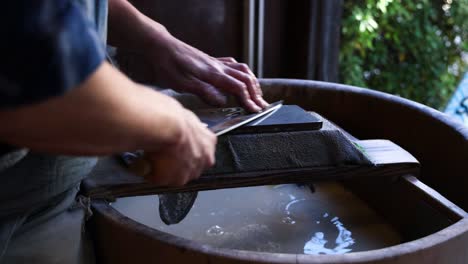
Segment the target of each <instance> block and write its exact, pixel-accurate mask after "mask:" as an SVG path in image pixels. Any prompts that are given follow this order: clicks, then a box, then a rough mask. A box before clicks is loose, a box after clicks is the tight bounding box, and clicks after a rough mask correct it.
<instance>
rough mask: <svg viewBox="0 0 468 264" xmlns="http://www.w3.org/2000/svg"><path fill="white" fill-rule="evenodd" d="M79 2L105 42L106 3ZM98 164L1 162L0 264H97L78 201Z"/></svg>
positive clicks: (23, 156) (19, 155)
mask: <svg viewBox="0 0 468 264" xmlns="http://www.w3.org/2000/svg"><path fill="white" fill-rule="evenodd" d="M76 1H77V3H78V4H79V5H81V6H82V7H83V10H84V11H85V12H86V14H87V16H88V17H89V19H90V20H91V21H92V22H94V23H95V25H96V28H97V30H98V32H99V34H100V36H101V37H102V40H103V41H104V42H105V40H106V35H107V32H106V31H107V1H105V0H76ZM95 164H96V158H91V157H71V156H53V155H45V154H40V153H33V152H31V151H29V150H27V149H16V150H10V151H9V152H7V153H6V154H3V155H1V156H0V184H1V185H0V263H94V255H93V254H92V245H91V243H90V241H89V239H87V237H86V234H85V233H84V222H85V218H86V215H87V213H88V211H89V207H88V206H89V205H86V199H85V198H84V197H78V199H77V197H76V196H77V193H78V191H79V186H80V183H81V180H82V179H83V178H85V177H86V175H87V174H88V173H89V172H90V171H91V170H92V168H93V167H94V165H95ZM88 202H89V201H88Z"/></svg>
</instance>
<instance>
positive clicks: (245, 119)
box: [208, 101, 283, 136]
mask: <svg viewBox="0 0 468 264" xmlns="http://www.w3.org/2000/svg"><path fill="white" fill-rule="evenodd" d="M282 105H283V101H278V102H274V103H272V104H270V105H269V106H268V107H267V108H265V109H263V110H262V111H261V112H258V113H253V114H240V115H237V116H234V117H231V118H229V117H228V118H226V119H224V120H223V121H222V122H220V123H218V124H216V125H214V126H211V127H208V128H209V129H210V130H211V131H213V133H215V134H216V136H221V135H222V134H225V133H227V132H229V131H231V130H234V129H236V128H238V127H240V126H242V125H245V124H247V123H250V122H252V121H254V120H255V119H257V118H260V117H262V116H265V115H267V114H269V113H270V112H272V111H275V110H277V109H278V108H280V107H281V106H282Z"/></svg>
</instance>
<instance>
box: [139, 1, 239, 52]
mask: <svg viewBox="0 0 468 264" xmlns="http://www.w3.org/2000/svg"><path fill="white" fill-rule="evenodd" d="M131 2H132V3H133V4H134V5H135V6H136V7H137V8H139V9H140V10H142V11H143V12H144V13H145V14H146V15H148V16H149V17H151V18H152V19H154V20H156V21H158V22H159V23H161V24H163V25H164V26H165V27H166V28H167V29H168V30H169V31H170V32H171V34H173V35H174V36H175V37H177V38H179V39H181V40H182V41H184V42H187V43H188V44H190V45H192V46H194V47H196V48H198V49H200V50H203V51H204V52H206V53H208V54H210V55H212V56H216V57H221V56H231V57H235V58H236V59H241V57H242V47H243V44H242V43H243V42H242V41H243V35H242V34H243V32H242V25H243V1H236V0H208V1H207V0H177V1H175V0H172V1H160V0H132V1H131Z"/></svg>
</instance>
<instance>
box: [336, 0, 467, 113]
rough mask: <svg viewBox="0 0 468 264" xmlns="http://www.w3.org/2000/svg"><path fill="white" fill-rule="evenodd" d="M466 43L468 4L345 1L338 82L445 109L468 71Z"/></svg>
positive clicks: (457, 1) (439, 0)
mask: <svg viewBox="0 0 468 264" xmlns="http://www.w3.org/2000/svg"><path fill="white" fill-rule="evenodd" d="M467 40H468V0H419V1H404V0H345V1H344V14H343V25H342V40H341V51H340V79H341V82H343V83H346V84H351V85H356V86H361V87H369V88H373V89H378V90H381V91H384V92H388V93H392V94H397V95H400V96H402V97H406V98H409V99H411V100H415V101H418V102H421V103H423V104H426V105H429V106H432V107H434V108H437V109H441V108H443V107H444V106H445V104H446V103H447V100H448V99H449V97H450V95H451V94H452V93H453V91H454V90H455V88H456V86H457V82H458V81H459V80H460V78H461V77H462V76H463V73H464V72H465V71H466V70H467V69H468V67H467V66H468V65H467V58H466V57H467V53H468V43H467ZM463 56H465V58H463Z"/></svg>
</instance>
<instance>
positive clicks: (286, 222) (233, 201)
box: [112, 183, 401, 254]
mask: <svg viewBox="0 0 468 264" xmlns="http://www.w3.org/2000/svg"><path fill="white" fill-rule="evenodd" d="M315 190H316V191H315V193H311V192H310V190H309V188H308V187H305V186H303V187H299V186H296V185H277V186H261V187H249V188H237V189H224V190H215V191H206V192H200V193H199V195H198V199H197V201H196V202H195V204H194V207H193V208H192V210H191V211H190V213H189V214H188V215H187V217H186V218H185V219H184V220H183V221H182V222H181V223H179V224H176V225H172V226H167V225H165V224H164V223H163V222H162V221H161V219H160V218H159V215H158V207H157V206H158V201H157V196H140V197H128V198H121V199H118V200H117V201H116V202H115V203H113V204H112V206H114V208H116V209H117V210H118V211H120V212H121V213H123V214H124V215H126V216H128V217H130V218H132V219H134V220H136V221H138V222H140V223H143V224H145V225H147V226H150V227H152V228H156V229H159V230H161V231H164V232H167V233H170V234H174V235H177V236H181V237H184V238H188V239H191V240H196V241H199V242H200V243H204V244H209V245H213V246H216V247H222V248H232V249H242V250H252V251H265V252H279V253H303V254H344V253H347V252H353V251H363V250H370V249H376V248H382V247H386V246H391V245H396V244H398V243H399V242H400V241H401V237H400V235H399V234H398V233H397V232H396V231H395V230H394V229H393V228H392V227H391V226H389V225H388V224H386V223H385V221H384V220H383V219H382V218H380V217H379V216H378V215H376V214H375V212H374V211H372V210H371V209H370V208H368V207H367V205H366V204H365V203H364V202H363V201H361V200H359V199H358V198H357V197H355V196H354V195H353V194H352V193H351V192H349V191H347V190H346V189H344V188H343V187H342V186H341V185H339V184H335V183H322V184H317V185H315Z"/></svg>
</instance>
